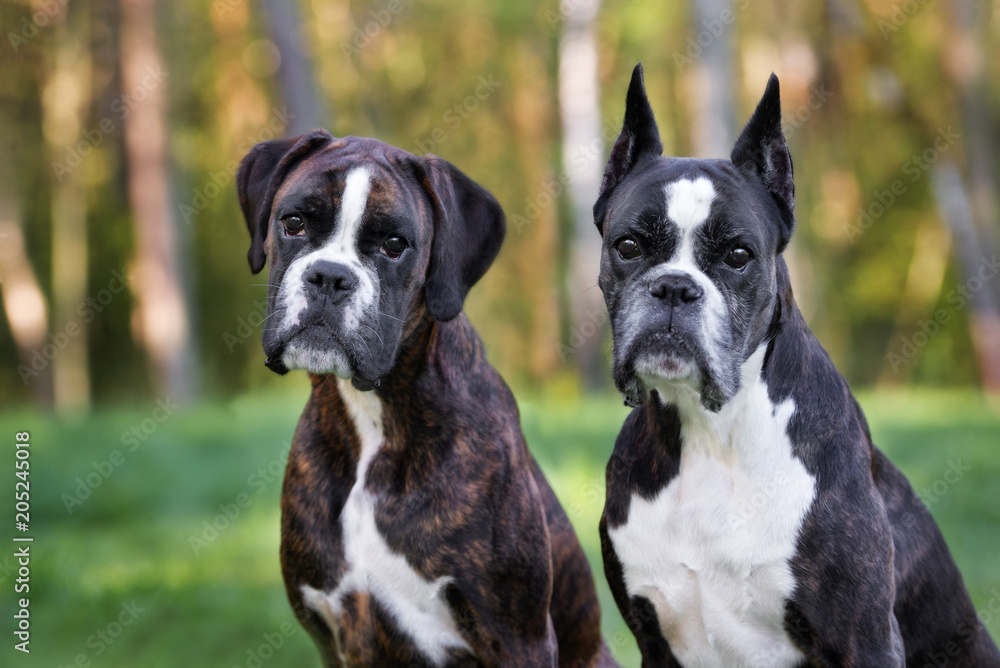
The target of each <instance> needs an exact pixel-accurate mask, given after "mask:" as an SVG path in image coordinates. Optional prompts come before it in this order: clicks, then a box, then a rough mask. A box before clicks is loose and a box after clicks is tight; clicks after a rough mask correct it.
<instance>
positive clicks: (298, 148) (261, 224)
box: [236, 130, 333, 274]
mask: <svg viewBox="0 0 1000 668" xmlns="http://www.w3.org/2000/svg"><path fill="white" fill-rule="evenodd" d="M331 140H333V137H331V136H330V134H329V133H328V132H326V131H325V130H314V131H313V132H310V133H309V134H304V135H299V136H297V137H289V138H287V139H272V140H271V141H264V142H261V143H259V144H257V145H255V146H254V147H253V148H252V149H250V152H249V153H247V154H246V156H244V158H243V160H242V161H240V168H239V170H238V171H237V172H236V190H237V192H238V193H239V196H240V208H241V209H243V217H244V218H245V219H246V222H247V229H248V230H249V231H250V250H249V251H248V252H247V260H249V261H250V270H251V271H252V272H253V273H255V274H256V273H257V272H259V271H260V270H261V269H263V268H264V263H265V262H266V260H267V256H266V254H265V253H264V242H265V241H266V240H267V228H268V223H269V222H270V220H269V219H270V216H271V203H272V202H273V201H274V195H275V194H276V193H277V192H278V188H279V187H280V186H281V182H282V181H284V180H285V177H286V176H288V172H289V171H290V170H291V169H292V167H294V166H295V165H296V164H298V163H299V161H301V160H302V159H303V158H305V157H306V156H308V155H309V154H311V153H312V152H313V151H315V150H316V149H318V148H321V147H323V146H326V144H327V143H328V142H330V141H331Z"/></svg>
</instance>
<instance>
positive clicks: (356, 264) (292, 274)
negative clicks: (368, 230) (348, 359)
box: [278, 167, 376, 371]
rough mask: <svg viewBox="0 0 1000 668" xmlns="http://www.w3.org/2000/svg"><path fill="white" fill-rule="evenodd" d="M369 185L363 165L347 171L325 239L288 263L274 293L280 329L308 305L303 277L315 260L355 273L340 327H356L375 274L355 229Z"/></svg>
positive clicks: (372, 291) (296, 320)
mask: <svg viewBox="0 0 1000 668" xmlns="http://www.w3.org/2000/svg"><path fill="white" fill-rule="evenodd" d="M371 186H372V178H371V172H370V171H369V170H368V168H367V167H355V168H354V169H352V170H351V171H350V172H348V174H347V177H346V178H345V179H344V192H343V195H342V196H341V201H340V210H339V211H338V212H337V221H336V225H335V227H334V230H333V232H332V233H331V235H330V237H329V239H327V241H326V243H324V244H323V245H322V246H321V247H320V248H317V249H316V250H313V251H310V252H308V253H305V254H304V255H301V256H300V257H297V258H295V260H294V261H293V262H292V263H291V264H290V265H289V266H288V270H287V271H286V272H285V276H284V279H283V280H282V285H281V290H280V292H279V293H278V302H279V303H280V304H281V305H282V306H284V308H285V315H284V318H283V319H282V322H281V328H282V329H290V328H292V327H294V326H296V325H298V324H299V315H300V314H301V313H302V311H303V310H305V308H306V307H307V306H308V305H309V302H308V299H307V296H306V293H305V286H304V285H303V280H304V279H303V277H304V276H305V274H306V272H307V271H308V269H309V268H310V267H311V266H312V265H313V263H315V262H319V261H323V260H325V261H328V262H335V263H339V264H345V265H348V266H349V267H351V268H352V269H353V270H354V271H355V272H356V273H357V275H358V288H357V290H356V291H355V292H354V295H353V296H352V299H351V302H350V303H349V304H348V305H347V306H346V307H345V309H344V318H343V321H342V323H341V326H342V328H343V330H344V331H345V332H349V331H353V330H354V329H356V328H357V327H358V322H359V316H360V315H361V314H362V313H363V312H364V309H365V308H366V307H368V306H370V305H371V304H372V303H373V302H374V299H375V295H376V276H375V274H374V271H373V270H372V269H371V268H370V267H366V266H364V265H362V263H361V258H360V257H359V255H358V248H357V240H358V231H359V230H360V228H361V223H362V221H364V218H365V210H366V209H367V208H368V196H369V195H370V193H371ZM286 364H287V362H286ZM289 368H293V367H289ZM311 370H313V371H321V370H320V369H311ZM326 371H329V369H327V370H326Z"/></svg>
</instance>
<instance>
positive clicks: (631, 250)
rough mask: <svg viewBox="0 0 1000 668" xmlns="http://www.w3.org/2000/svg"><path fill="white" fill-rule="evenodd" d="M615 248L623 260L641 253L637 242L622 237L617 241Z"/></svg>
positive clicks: (632, 258)
mask: <svg viewBox="0 0 1000 668" xmlns="http://www.w3.org/2000/svg"><path fill="white" fill-rule="evenodd" d="M617 248H618V254H619V255H621V256H622V259H623V260H634V259H636V258H637V257H639V256H640V255H642V251H641V250H639V244H637V243H636V242H635V240H634V239H622V240H621V241H619V242H618V246H617Z"/></svg>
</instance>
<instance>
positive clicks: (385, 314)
mask: <svg viewBox="0 0 1000 668" xmlns="http://www.w3.org/2000/svg"><path fill="white" fill-rule="evenodd" d="M376 313H378V314H379V315H384V316H385V317H386V318H389V319H390V320H395V321H396V322H406V321H405V320H403V319H402V318H397V317H396V316H394V315H389V314H388V313H383V312H382V311H376Z"/></svg>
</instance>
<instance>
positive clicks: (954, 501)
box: [0, 385, 1000, 668]
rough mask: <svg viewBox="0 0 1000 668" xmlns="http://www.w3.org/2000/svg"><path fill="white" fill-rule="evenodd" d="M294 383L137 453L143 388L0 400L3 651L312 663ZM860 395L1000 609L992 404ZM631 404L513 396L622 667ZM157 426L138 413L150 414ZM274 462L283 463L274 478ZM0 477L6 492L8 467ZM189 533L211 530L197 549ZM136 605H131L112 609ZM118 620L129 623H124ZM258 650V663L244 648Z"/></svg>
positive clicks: (184, 414) (941, 396) (299, 394)
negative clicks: (612, 562)
mask: <svg viewBox="0 0 1000 668" xmlns="http://www.w3.org/2000/svg"><path fill="white" fill-rule="evenodd" d="M304 392H305V390H304V388H303V387H302V386H301V385H295V386H294V389H293V390H290V391H289V392H287V393H285V394H283V395H280V396H274V395H269V396H254V397H246V398H241V399H238V400H235V401H232V402H229V403H215V404H208V405H203V406H200V407H198V408H196V409H191V410H184V411H179V412H177V413H176V414H174V415H173V416H171V417H169V418H168V419H166V420H165V421H164V422H163V423H162V424H158V423H157V424H156V428H155V431H153V432H152V433H151V434H150V435H149V437H148V439H146V440H145V441H142V442H141V443H140V444H139V445H138V447H137V448H136V449H135V450H134V451H129V447H128V446H127V445H123V443H122V440H121V439H122V434H123V433H125V432H127V431H128V430H130V428H131V427H132V426H134V425H141V424H142V421H143V420H144V419H146V418H150V417H151V416H152V414H153V409H154V408H155V404H153V403H152V402H150V403H149V404H148V405H146V406H140V407H138V408H136V409H117V410H103V411H100V412H97V413H96V414H95V415H93V416H92V417H90V418H88V419H87V420H84V421H75V422H74V421H69V420H57V419H54V418H52V417H49V416H43V415H40V414H37V413H32V412H6V413H3V414H0V434H4V436H3V438H4V439H5V440H6V441H7V442H8V443H10V442H12V440H13V434H14V432H15V431H20V430H25V429H27V430H30V431H31V435H32V446H31V447H32V459H31V491H32V517H31V519H32V532H31V533H32V534H33V535H34V536H35V543H34V544H33V545H32V548H31V549H32V554H33V560H32V571H31V614H32V620H33V625H32V631H33V635H32V643H31V648H32V653H31V655H30V656H29V657H25V656H23V655H21V654H20V653H17V652H15V651H14V650H13V649H12V648H11V647H12V645H13V641H12V640H11V638H12V636H11V635H10V632H9V629H10V628H11V616H10V615H11V614H12V613H13V610H14V608H13V605H14V604H13V601H12V599H13V596H11V595H10V592H11V591H12V589H13V586H14V577H15V576H14V575H13V574H12V573H11V572H10V570H9V569H11V567H12V566H13V565H14V559H13V558H12V557H9V556H8V555H11V554H12V552H13V548H12V547H8V548H5V549H4V550H3V551H2V552H0V580H2V582H0V587H2V589H3V592H4V594H3V598H2V600H3V617H4V619H5V620H6V621H5V622H4V625H3V627H4V636H3V637H4V638H6V639H7V640H6V641H5V644H6V647H5V648H4V650H3V654H2V655H4V656H7V657H8V658H7V659H4V661H3V663H4V665H18V666H47V667H53V668H54V667H57V666H72V665H80V666H87V665H92V666H108V667H111V666H128V667H130V668H131V667H133V666H144V667H146V668H155V667H159V666H162V667H169V668H176V667H177V666H191V667H202V666H223V667H225V668H231V667H233V666H240V667H246V666H247V665H248V663H249V664H250V665H261V666H267V667H270V666H308V665H318V661H317V655H316V653H315V650H314V649H313V647H312V644H311V642H310V641H309V639H308V638H307V637H306V635H305V633H304V632H303V631H302V630H301V629H300V628H299V627H298V625H297V624H295V622H294V619H293V617H292V614H291V611H290V610H289V608H288V605H287V603H286V601H285V596H284V590H283V587H282V583H281V573H280V570H279V565H278V556H277V555H278V498H279V494H280V469H281V468H282V467H283V462H284V453H283V450H284V448H285V447H286V445H287V443H288V441H289V438H290V437H291V433H292V429H293V427H294V424H295V421H296V419H297V417H298V414H299V411H300V410H301V407H302V404H303V402H304V398H305V394H304ZM861 401H862V405H863V406H865V408H866V410H867V411H868V417H869V420H870V423H871V427H872V431H873V433H874V435H875V438H876V441H877V442H878V444H879V445H880V446H881V447H882V448H883V449H884V450H885V451H886V452H887V453H888V454H889V456H890V457H891V458H892V459H893V460H894V461H895V462H896V463H897V464H898V465H899V466H900V467H901V468H902V469H903V471H904V472H905V473H906V474H907V475H908V476H909V478H910V479H911V480H912V481H913V484H914V486H915V487H916V488H917V490H918V491H923V490H927V493H926V496H925V498H927V499H929V500H930V501H931V503H930V509H931V511H932V512H933V514H934V515H935V517H936V518H937V519H938V522H939V523H940V525H941V527H942V530H943V532H944V534H945V536H946V538H947V540H948V543H949V545H950V546H951V549H952V551H953V553H954V555H955V558H956V559H957V561H958V563H959V566H960V567H961V568H962V571H963V573H964V575H965V579H966V583H967V584H968V586H969V588H970V589H971V591H972V594H973V598H974V599H975V602H976V604H977V606H978V607H979V608H980V609H981V610H985V609H986V608H987V605H988V604H989V603H990V602H991V600H992V604H993V607H994V609H996V606H997V604H998V603H1000V560H998V559H997V558H996V555H997V554H998V553H1000V531H998V530H997V529H998V527H1000V505H998V504H997V502H996V499H997V498H1000V413H998V412H996V411H995V410H991V409H990V408H989V407H988V406H987V405H986V404H984V403H983V401H982V400H981V399H980V398H978V397H977V396H976V395H972V394H956V393H930V392H927V393H917V394H905V395H904V394H893V395H889V396H875V395H863V396H862V397H861ZM625 413H626V411H625V409H623V408H621V406H620V404H619V402H618V401H617V400H616V399H615V398H614V397H605V398H585V399H582V400H568V399H567V400H545V401H543V400H531V401H526V402H524V404H523V405H522V419H523V424H524V430H525V433H526V434H527V436H528V440H529V443H530V444H531V446H532V449H533V450H534V451H535V453H536V455H537V456H538V459H539V461H540V462H541V464H542V466H543V468H544V469H545V470H546V472H547V474H548V476H549V479H550V480H551V482H552V485H553V486H554V487H555V489H556V492H557V493H558V494H559V497H560V498H561V499H562V502H563V505H564V506H565V507H566V510H567V512H568V513H569V515H570V518H571V520H572V521H573V523H574V525H575V526H576V527H577V531H578V533H579V535H580V538H581V540H582V542H583V544H584V547H585V549H586V550H587V553H588V555H589V557H590V559H591V562H592V564H593V566H594V572H595V575H596V576H597V581H598V586H599V588H600V593H601V600H602V604H603V609H604V629H605V634H606V637H607V638H608V641H609V643H610V644H611V645H612V647H613V650H614V652H615V654H616V656H618V658H619V660H620V661H622V663H623V664H624V665H626V666H636V665H638V654H637V651H636V649H635V644H634V642H633V641H632V638H631V636H630V634H629V633H628V631H627V630H626V629H625V627H624V624H623V622H622V620H621V617H620V616H619V614H618V612H617V610H616V608H615V606H614V603H613V601H612V599H611V596H610V594H609V592H608V590H607V586H606V585H605V583H604V577H603V568H602V566H601V562H600V554H599V547H598V539H597V521H598V518H599V516H600V511H601V506H602V503H603V493H604V490H603V470H604V465H605V462H606V460H607V457H608V455H609V453H610V450H611V445H612V443H613V440H614V437H615V435H616V434H617V433H618V429H619V427H620V425H621V421H622V419H623V418H624V416H625ZM153 424H154V423H153V422H149V421H147V422H146V426H147V428H148V427H150V426H152V425H153ZM12 450H13V448H12V447H8V448H6V449H5V451H6V452H7V455H6V457H7V458H8V459H7V461H5V462H4V464H3V465H2V470H4V471H8V472H9V471H11V468H12V464H10V463H8V462H12V461H13V454H12ZM114 450H119V451H121V457H122V458H123V460H124V461H122V460H119V461H121V463H120V465H118V466H117V467H115V469H114V471H113V472H112V474H111V475H110V477H109V478H108V479H107V480H105V481H103V482H102V483H101V485H100V486H99V487H97V488H96V489H94V490H93V491H92V492H91V494H90V496H89V498H87V499H85V500H83V502H82V504H81V505H78V506H74V507H73V508H72V510H73V512H72V513H70V512H68V511H67V508H66V506H65V503H64V499H63V495H64V494H74V493H75V488H76V487H77V485H78V483H77V482H76V479H77V478H84V479H85V478H86V476H87V475H88V474H90V473H91V472H94V471H95V469H94V467H93V463H94V462H98V463H100V462H106V461H107V460H108V459H109V456H110V455H111V453H112V451H114ZM949 462H951V463H954V464H958V463H961V465H962V467H963V468H968V469H969V470H968V471H966V472H964V473H963V475H962V477H961V478H960V479H959V480H958V481H957V482H956V483H955V484H951V485H947V486H946V487H942V485H943V484H944V483H943V482H938V481H943V480H944V475H945V473H946V472H947V471H948V469H949V466H950V464H949ZM269 465H270V467H271V470H272V471H278V475H276V476H274V477H273V478H272V477H271V475H270V473H268V472H267V469H268V466H269ZM104 468H105V470H106V469H107V467H104ZM259 469H263V473H264V474H263V476H262V475H260V474H259V473H258V470H259ZM255 474H256V476H257V477H255V478H251V476H254V475H255ZM4 477H5V482H4V488H5V489H6V490H7V494H9V493H10V491H11V488H12V487H13V479H12V476H11V475H10V473H8V474H7V475H5V476H4ZM936 482H937V483H938V484H937V486H936V487H935V483H936ZM258 492H259V493H258ZM241 494H245V495H247V496H246V498H244V497H239V498H238V495H241ZM7 498H8V499H9V498H10V496H7ZM248 499H249V503H247V500H248ZM237 500H240V501H243V502H244V505H245V506H246V507H245V508H242V509H241V510H240V514H239V516H238V517H236V518H235V519H234V520H231V521H230V522H229V526H228V527H227V528H225V529H224V530H222V531H221V532H220V533H218V535H217V536H214V537H213V535H212V534H211V533H209V534H207V536H206V535H203V530H204V522H205V521H206V520H208V521H211V520H212V519H213V518H215V517H216V516H217V515H219V514H220V513H222V511H221V510H220V504H223V506H225V504H232V503H234V501H237ZM6 507H7V508H10V505H7V506H6ZM230 510H231V509H230ZM223 516H224V515H223ZM221 524H222V522H221V521H220V525H221ZM13 533H14V532H13V530H9V531H8V535H11V534H13ZM192 537H200V538H202V539H203V540H206V543H205V544H204V545H201V546H200V547H199V552H198V554H197V555H196V554H195V549H194V548H193V547H192V545H191V542H190V541H191V538H192ZM209 538H214V539H213V540H211V541H209V540H208V539H209ZM11 545H13V543H8V546H11ZM133 601H134V604H133ZM130 605H133V607H134V608H141V609H142V610H141V611H138V612H129V611H128V610H127V609H126V608H123V606H130ZM987 614H988V613H987ZM119 616H122V619H123V620H125V621H129V624H128V625H125V626H123V627H118V626H117V624H118V623H119V622H118V621H117V620H118V618H119ZM133 617H134V619H132V618H133ZM991 617H992V618H991V619H990V621H989V626H990V629H991V631H992V632H993V633H994V635H995V636H1000V615H996V614H994V615H992V616H991ZM283 625H284V626H283ZM283 631H284V633H283ZM101 633H103V634H105V635H104V639H102V637H101V635H100V634H101ZM112 636H117V637H112ZM268 638H270V642H268ZM108 641H110V642H108ZM278 644H280V647H279V648H278V649H277V650H272V649H271V645H278ZM261 646H263V647H264V652H263V654H261V655H259V656H260V658H261V659H263V660H258V661H255V660H253V659H254V655H255V653H256V652H257V651H258V649H259V648H261ZM11 659H13V660H11Z"/></svg>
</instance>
